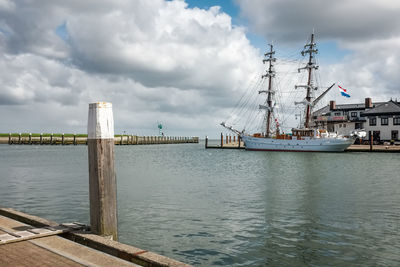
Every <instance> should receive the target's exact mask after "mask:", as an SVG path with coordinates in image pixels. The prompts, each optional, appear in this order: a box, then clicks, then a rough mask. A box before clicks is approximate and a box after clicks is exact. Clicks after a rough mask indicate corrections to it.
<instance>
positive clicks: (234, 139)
mask: <svg viewBox="0 0 400 267" xmlns="http://www.w3.org/2000/svg"><path fill="white" fill-rule="evenodd" d="M233 142H234V143H236V135H234V136H233Z"/></svg>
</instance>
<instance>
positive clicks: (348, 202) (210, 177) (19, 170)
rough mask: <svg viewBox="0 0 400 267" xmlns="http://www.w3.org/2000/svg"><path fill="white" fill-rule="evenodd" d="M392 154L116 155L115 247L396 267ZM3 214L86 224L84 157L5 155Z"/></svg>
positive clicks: (199, 258)
mask: <svg viewBox="0 0 400 267" xmlns="http://www.w3.org/2000/svg"><path fill="white" fill-rule="evenodd" d="M399 163H400V157H399V156H398V155H397V154H369V153H345V154H338V153H290V152H282V153H280V152H271V153H269V152H248V151H243V150H240V151H239V150H223V151H222V150H204V149H203V145H202V144H199V145H197V144H182V145H153V146H121V147H119V146H117V147H116V171H117V182H118V219H119V234H120V241H122V242H124V243H128V244H132V245H134V246H137V247H141V248H143V249H147V250H152V251H155V252H158V253H161V254H163V255H166V256H169V257H172V258H175V259H178V260H181V261H184V262H187V263H191V264H194V265H199V266H200V265H201V266H217V265H225V266H232V265H234V266H277V265H278V266H381V265H385V266H396V265H397V263H398V262H399V261H400V232H399V230H400V229H399V219H400V205H399V204H400V194H399V193H400V175H399V174H398V171H397V166H399ZM0 170H1V174H0V179H1V187H0V205H3V206H7V207H14V208H16V209H19V210H22V211H25V212H28V213H32V214H35V215H38V216H42V217H45V218H48V219H52V220H56V221H59V222H64V221H76V220H78V221H81V222H85V223H88V218H89V216H88V208H89V207H88V172H87V150H86V147H84V146H78V147H72V146H66V147H60V146H58V147H53V146H43V147H38V146H8V145H3V146H0Z"/></svg>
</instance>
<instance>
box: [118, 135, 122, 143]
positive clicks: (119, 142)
mask: <svg viewBox="0 0 400 267" xmlns="http://www.w3.org/2000/svg"><path fill="white" fill-rule="evenodd" d="M119 144H120V145H122V135H121V140H120V141H119Z"/></svg>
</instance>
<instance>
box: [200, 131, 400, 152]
mask: <svg viewBox="0 0 400 267" xmlns="http://www.w3.org/2000/svg"><path fill="white" fill-rule="evenodd" d="M238 140H240V137H239V136H237V138H236V136H233V137H232V136H231V135H226V137H225V139H224V135H223V134H222V133H221V140H220V144H219V145H209V144H208V137H207V136H206V139H205V148H206V149H246V146H245V144H244V143H243V141H241V140H240V142H238ZM345 152H379V153H400V146H399V145H351V146H349V147H348V148H347V149H346V150H345Z"/></svg>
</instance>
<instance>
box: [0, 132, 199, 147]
mask: <svg viewBox="0 0 400 267" xmlns="http://www.w3.org/2000/svg"><path fill="white" fill-rule="evenodd" d="M198 142H199V138H198V137H184V136H137V135H121V136H115V137H114V143H115V144H116V145H151V144H182V143H198ZM8 144H10V145H13V144H14V145H33V144H36V145H87V137H80V136H77V135H76V134H74V135H73V136H68V137H67V136H65V134H62V135H61V136H54V134H50V136H43V134H40V135H39V136H32V134H31V133H30V134H29V135H28V136H22V134H21V133H20V134H18V136H17V137H15V136H12V134H11V133H10V134H9V135H8Z"/></svg>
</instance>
